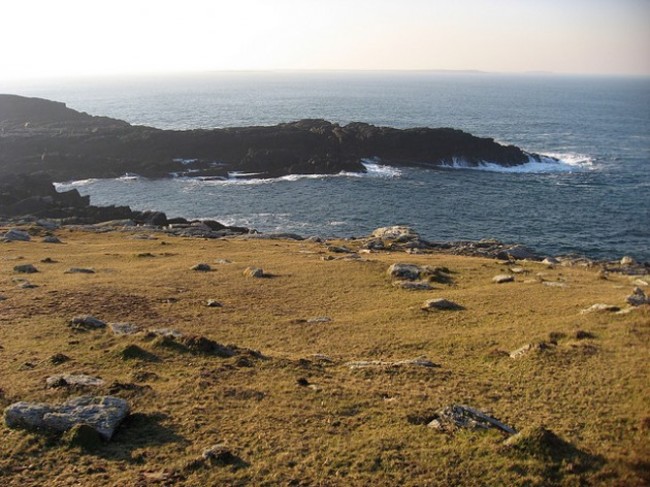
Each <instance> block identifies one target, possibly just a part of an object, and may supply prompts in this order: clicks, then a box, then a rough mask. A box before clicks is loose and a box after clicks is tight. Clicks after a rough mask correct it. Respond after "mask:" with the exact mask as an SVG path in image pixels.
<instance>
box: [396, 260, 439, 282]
mask: <svg viewBox="0 0 650 487" xmlns="http://www.w3.org/2000/svg"><path fill="white" fill-rule="evenodd" d="M386 273H387V274H388V277H390V278H391V279H396V280H402V281H436V282H449V275H448V274H449V269H447V268H446V267H432V266H429V265H418V264H407V263H403V262H396V263H395V264H391V266H390V267H389V268H388V270H387V271H386Z"/></svg>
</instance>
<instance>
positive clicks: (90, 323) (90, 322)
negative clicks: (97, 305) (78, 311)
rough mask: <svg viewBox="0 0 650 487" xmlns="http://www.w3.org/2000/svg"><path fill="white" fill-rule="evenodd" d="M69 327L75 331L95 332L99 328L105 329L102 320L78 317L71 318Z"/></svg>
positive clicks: (91, 317)
mask: <svg viewBox="0 0 650 487" xmlns="http://www.w3.org/2000/svg"><path fill="white" fill-rule="evenodd" d="M69 326H70V327H72V328H77V329H85V330H97V329H99V328H106V323H104V322H103V321H102V320H98V319H97V318H95V317H94V316H90V315H80V316H75V317H74V318H72V319H71V320H70V323H69Z"/></svg>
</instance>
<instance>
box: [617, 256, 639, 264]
mask: <svg viewBox="0 0 650 487" xmlns="http://www.w3.org/2000/svg"><path fill="white" fill-rule="evenodd" d="M621 265H622V266H633V265H636V261H635V260H634V259H633V258H632V257H630V256H629V255H626V256H624V257H623V258H622V259H621Z"/></svg>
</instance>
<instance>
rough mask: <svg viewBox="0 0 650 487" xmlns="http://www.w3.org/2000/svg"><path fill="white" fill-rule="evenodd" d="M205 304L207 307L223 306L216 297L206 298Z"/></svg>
mask: <svg viewBox="0 0 650 487" xmlns="http://www.w3.org/2000/svg"><path fill="white" fill-rule="evenodd" d="M206 306H207V307H208V308H221V307H223V304H221V303H220V302H219V301H217V300H216V299H208V301H207V302H206Z"/></svg>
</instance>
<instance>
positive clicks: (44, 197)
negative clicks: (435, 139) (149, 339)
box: [0, 173, 650, 275]
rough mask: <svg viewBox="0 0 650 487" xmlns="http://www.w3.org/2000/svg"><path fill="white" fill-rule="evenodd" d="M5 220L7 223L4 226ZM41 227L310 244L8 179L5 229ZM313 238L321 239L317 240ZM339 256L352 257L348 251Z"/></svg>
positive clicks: (418, 241)
mask: <svg viewBox="0 0 650 487" xmlns="http://www.w3.org/2000/svg"><path fill="white" fill-rule="evenodd" d="M3 220H4V222H3ZM2 224H4V226H11V225H19V226H25V225H26V226H29V225H33V224H35V225H37V226H38V225H40V226H44V227H46V228H47V227H53V226H54V227H60V226H86V227H87V228H89V229H91V230H92V231H110V230H112V229H120V230H125V231H133V232H135V233H142V232H162V233H167V234H171V235H177V236H182V237H197V238H207V239H213V238H223V237H231V236H236V235H241V236H246V237H248V238H278V239H292V240H305V239H306V237H304V236H301V235H296V234H290V233H259V232H258V231H257V230H255V229H250V228H245V227H237V226H227V225H223V224H222V223H220V222H217V221H213V220H188V219H185V218H168V217H167V215H166V214H165V213H164V212H161V211H134V210H132V209H131V208H130V207H128V206H93V205H91V204H90V197H88V196H81V195H80V194H79V192H78V191H77V190H76V189H72V190H70V191H66V192H62V193H59V192H57V191H56V189H55V187H54V184H53V182H52V178H51V177H50V176H49V175H47V174H43V173H40V174H32V175H18V176H9V177H6V178H4V179H3V180H2V181H1V182H0V225H2ZM309 238H311V239H319V240H320V238H319V237H316V236H312V237H309ZM350 240H355V241H360V242H361V245H362V249H363V250H365V251H368V252H373V251H402V252H407V253H412V254H417V253H427V252H440V253H447V254H453V255H465V256H471V257H485V258H494V259H500V260H504V261H517V260H530V261H542V260H544V259H547V260H548V262H549V263H550V264H562V265H581V266H585V267H593V266H601V267H603V271H604V272H619V273H624V274H630V275H636V274H639V275H642V274H645V273H648V272H649V270H650V262H645V263H637V262H636V261H635V260H634V259H633V258H631V257H629V256H624V257H622V258H618V259H616V260H611V259H610V260H600V261H598V260H592V259H589V258H587V257H584V256H576V255H569V256H545V255H541V254H539V253H538V252H535V251H534V250H531V249H529V248H527V247H526V246H524V245H520V244H516V243H515V244H507V243H504V242H500V241H498V240H494V239H483V240H479V241H451V242H430V241H427V240H425V239H422V238H421V237H420V236H419V235H418V234H417V233H416V232H415V231H414V230H412V229H410V228H408V227H388V229H387V230H385V231H384V232H383V233H382V232H379V233H378V234H376V235H375V234H373V235H371V236H368V237H362V238H351V239H350ZM339 250H340V253H347V252H346V250H345V248H344V247H343V248H341V249H339Z"/></svg>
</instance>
